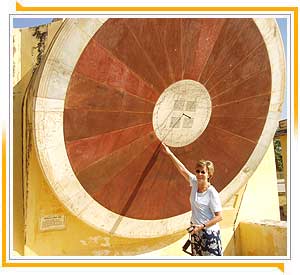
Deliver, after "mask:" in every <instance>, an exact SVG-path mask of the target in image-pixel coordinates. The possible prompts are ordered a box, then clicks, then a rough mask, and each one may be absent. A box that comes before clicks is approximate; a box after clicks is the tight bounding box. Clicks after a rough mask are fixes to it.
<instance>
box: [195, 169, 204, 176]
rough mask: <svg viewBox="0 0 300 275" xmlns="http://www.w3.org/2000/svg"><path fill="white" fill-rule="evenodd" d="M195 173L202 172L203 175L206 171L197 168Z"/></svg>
mask: <svg viewBox="0 0 300 275" xmlns="http://www.w3.org/2000/svg"><path fill="white" fill-rule="evenodd" d="M196 173H197V174H203V175H204V174H205V173H206V172H205V171H204V170H199V169H197V170H196Z"/></svg>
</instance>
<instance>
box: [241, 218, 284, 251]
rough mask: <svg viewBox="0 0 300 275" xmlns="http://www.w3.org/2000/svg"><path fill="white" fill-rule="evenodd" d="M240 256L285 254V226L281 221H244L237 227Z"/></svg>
mask: <svg viewBox="0 0 300 275" xmlns="http://www.w3.org/2000/svg"><path fill="white" fill-rule="evenodd" d="M236 235H237V239H238V242H239V247H240V250H239V255H240V256H286V255H287V228H286V222H283V221H277V222H275V221H268V220H264V221H256V222H255V221H245V222H241V223H240V224H239V226H238V228H237V232H236Z"/></svg>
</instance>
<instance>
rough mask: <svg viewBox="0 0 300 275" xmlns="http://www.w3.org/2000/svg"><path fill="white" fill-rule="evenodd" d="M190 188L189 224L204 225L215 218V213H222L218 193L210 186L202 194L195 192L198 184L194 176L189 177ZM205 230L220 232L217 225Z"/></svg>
mask: <svg viewBox="0 0 300 275" xmlns="http://www.w3.org/2000/svg"><path fill="white" fill-rule="evenodd" d="M190 186H191V187H192V190H191V194H190V203H191V208H192V218H191V222H192V223H193V224H196V225H197V224H199V225H200V224H202V223H204V224H205V223H206V222H208V221H209V220H211V219H212V218H213V217H214V216H215V214H214V213H215V212H219V211H222V204H221V201H220V197H219V193H218V192H217V190H216V189H215V188H214V187H213V186H212V185H210V186H209V187H208V189H207V190H206V191H205V192H203V193H200V192H197V191H198V182H197V178H196V176H195V175H192V176H190ZM206 229H208V230H213V231H218V230H220V227H219V223H216V224H214V225H212V226H210V227H206Z"/></svg>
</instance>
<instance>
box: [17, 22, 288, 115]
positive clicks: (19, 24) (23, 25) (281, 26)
mask: <svg viewBox="0 0 300 275" xmlns="http://www.w3.org/2000/svg"><path fill="white" fill-rule="evenodd" d="M52 19H53V18H14V19H13V27H14V28H28V27H35V26H39V25H44V24H48V23H50V22H51V21H52ZM276 20H277V23H278V25H279V29H280V31H281V36H282V40H283V45H284V51H285V56H287V19H286V18H277V19H276ZM286 118H287V98H286V96H285V98H284V104H283V108H282V113H281V119H286Z"/></svg>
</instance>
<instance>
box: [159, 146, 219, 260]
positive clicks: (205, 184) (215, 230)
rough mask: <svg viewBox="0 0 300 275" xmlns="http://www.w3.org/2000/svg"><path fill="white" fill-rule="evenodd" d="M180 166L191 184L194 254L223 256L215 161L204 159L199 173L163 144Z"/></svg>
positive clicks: (198, 167) (200, 164)
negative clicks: (214, 184)
mask: <svg viewBox="0 0 300 275" xmlns="http://www.w3.org/2000/svg"><path fill="white" fill-rule="evenodd" d="M163 146H164V148H165V151H166V153H167V154H168V155H169V156H170V157H171V159H172V161H173V163H174V164H175V166H176V168H177V169H178V170H179V172H180V173H181V174H182V176H183V177H184V178H185V179H186V180H187V181H188V182H189V183H190V186H191V187H192V189H191V194H190V203H191V208H192V217H191V225H192V227H193V229H192V232H191V238H192V255H193V256H222V255H223V254H222V246H221V238H220V227H219V224H218V222H219V221H221V220H222V205H221V201H220V197H219V193H218V192H217V190H216V189H215V188H214V187H213V186H212V185H211V183H210V180H211V177H212V176H213V173H214V166H213V163H212V162H211V161H208V160H206V161H205V160H200V161H198V162H197V163H196V165H195V175H194V174H193V173H191V172H190V171H189V170H187V168H186V167H185V166H184V165H183V164H182V163H181V162H180V161H179V159H178V158H177V157H176V156H175V155H174V154H173V153H172V151H171V150H170V149H169V147H168V146H166V145H165V144H163Z"/></svg>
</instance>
